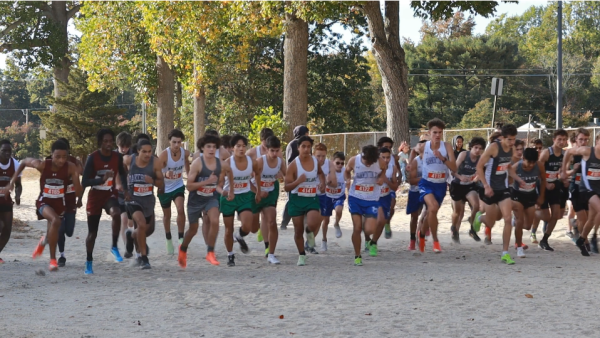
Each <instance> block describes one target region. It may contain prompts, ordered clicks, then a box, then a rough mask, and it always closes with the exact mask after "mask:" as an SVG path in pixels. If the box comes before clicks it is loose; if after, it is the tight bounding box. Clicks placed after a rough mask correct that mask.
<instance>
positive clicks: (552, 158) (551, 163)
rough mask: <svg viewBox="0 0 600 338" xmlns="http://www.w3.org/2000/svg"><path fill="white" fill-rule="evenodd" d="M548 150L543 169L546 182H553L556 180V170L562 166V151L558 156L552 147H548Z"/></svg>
mask: <svg viewBox="0 0 600 338" xmlns="http://www.w3.org/2000/svg"><path fill="white" fill-rule="evenodd" d="M548 152H549V153H550V155H549V156H548V161H546V163H545V164H544V169H546V182H548V183H554V182H556V181H558V172H559V171H560V168H561V167H562V161H563V156H564V153H561V154H560V156H556V154H555V153H554V147H548Z"/></svg>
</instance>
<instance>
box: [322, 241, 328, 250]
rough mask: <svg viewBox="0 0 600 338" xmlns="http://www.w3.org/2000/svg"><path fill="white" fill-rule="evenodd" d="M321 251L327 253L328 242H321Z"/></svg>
mask: <svg viewBox="0 0 600 338" xmlns="http://www.w3.org/2000/svg"><path fill="white" fill-rule="evenodd" d="M321 251H323V252H325V251H327V241H322V242H321Z"/></svg>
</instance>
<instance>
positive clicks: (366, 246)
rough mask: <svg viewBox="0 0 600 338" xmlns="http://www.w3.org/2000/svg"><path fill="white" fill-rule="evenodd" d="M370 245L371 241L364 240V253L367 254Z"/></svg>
mask: <svg viewBox="0 0 600 338" xmlns="http://www.w3.org/2000/svg"><path fill="white" fill-rule="evenodd" d="M370 245H371V240H368V241H367V240H365V252H369V246H370Z"/></svg>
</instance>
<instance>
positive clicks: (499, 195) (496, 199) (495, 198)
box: [479, 188, 510, 205]
mask: <svg viewBox="0 0 600 338" xmlns="http://www.w3.org/2000/svg"><path fill="white" fill-rule="evenodd" d="M507 198H510V190H508V188H506V189H502V190H494V195H492V197H487V196H486V195H485V189H483V188H482V189H480V190H479V199H480V200H481V201H482V202H483V203H485V204H487V205H492V204H498V203H500V202H502V201H504V200H505V199H507Z"/></svg>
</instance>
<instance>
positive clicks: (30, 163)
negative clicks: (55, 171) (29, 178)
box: [8, 157, 46, 190]
mask: <svg viewBox="0 0 600 338" xmlns="http://www.w3.org/2000/svg"><path fill="white" fill-rule="evenodd" d="M45 166H46V162H45V161H40V160H38V159H37V158H31V157H27V158H25V159H24V160H23V161H21V163H20V165H19V168H18V169H17V171H15V174H14V175H13V177H12V178H11V179H10V183H9V185H8V186H9V187H10V188H9V190H13V187H14V186H15V182H16V180H17V179H18V178H19V175H21V173H22V172H23V170H25V167H30V168H34V169H37V171H39V172H40V173H41V172H43V171H44V167H45Z"/></svg>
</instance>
